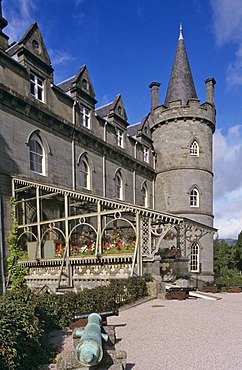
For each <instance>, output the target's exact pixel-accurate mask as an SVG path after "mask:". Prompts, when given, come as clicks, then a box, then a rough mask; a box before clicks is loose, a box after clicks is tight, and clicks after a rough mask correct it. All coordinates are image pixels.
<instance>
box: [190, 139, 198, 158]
mask: <svg viewBox="0 0 242 370" xmlns="http://www.w3.org/2000/svg"><path fill="white" fill-rule="evenodd" d="M190 155H191V156H194V157H199V145H198V142H197V141H196V140H193V142H192V143H191V144H190Z"/></svg>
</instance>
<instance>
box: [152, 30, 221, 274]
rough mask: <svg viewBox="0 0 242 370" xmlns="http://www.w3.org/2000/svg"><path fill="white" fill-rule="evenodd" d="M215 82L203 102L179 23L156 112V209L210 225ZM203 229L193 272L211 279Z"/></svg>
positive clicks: (208, 240) (209, 85) (208, 236)
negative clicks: (161, 101) (161, 102)
mask: <svg viewBox="0 0 242 370" xmlns="http://www.w3.org/2000/svg"><path fill="white" fill-rule="evenodd" d="M215 83H216V82H215V80H214V79H213V78H209V79H207V80H206V81H205V84H206V102H205V103H203V104H200V101H199V100H198V98H197V93H196V89H195V86H194V82H193V78H192V73H191V69H190V65H189V61H188V57H187V53H186V48H185V43H184V39H183V36H182V29H181V28H180V35H179V39H178V44H177V49H176V54H175V59H174V63H173V67H172V71H171V75H170V80H169V84H168V89H167V94H166V98H165V102H164V105H160V106H155V107H152V112H151V116H152V118H153V123H152V127H151V129H152V136H153V140H154V149H155V151H156V154H157V161H156V171H157V177H156V183H155V208H156V209H158V210H161V211H166V212H168V213H172V214H176V215H179V216H182V217H185V218H189V219H191V220H194V221H196V222H198V223H201V224H203V225H206V226H209V227H213V170H212V135H213V133H214V130H215V114H216V111H215V106H214V85H215ZM204 234H206V235H205V236H204V237H203V238H200V240H199V242H198V243H197V246H196V248H197V252H196V253H197V256H196V266H195V267H194V266H193V265H191V272H196V273H199V274H200V275H201V274H202V275H204V278H205V279H207V280H211V277H212V275H213V236H212V233H204ZM192 248H193V246H192V243H190V245H189V243H187V248H186V251H185V254H186V256H190V257H191V260H192V258H193V250H192ZM191 264H192V261H191ZM193 270H196V271H193Z"/></svg>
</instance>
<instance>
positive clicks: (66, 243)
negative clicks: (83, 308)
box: [0, 2, 216, 289]
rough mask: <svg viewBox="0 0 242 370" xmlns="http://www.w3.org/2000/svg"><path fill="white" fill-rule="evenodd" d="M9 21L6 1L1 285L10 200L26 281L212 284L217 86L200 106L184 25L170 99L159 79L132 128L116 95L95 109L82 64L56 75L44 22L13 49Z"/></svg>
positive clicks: (0, 91)
mask: <svg viewBox="0 0 242 370" xmlns="http://www.w3.org/2000/svg"><path fill="white" fill-rule="evenodd" d="M6 25H7V20H5V19H4V17H3V15H2V8H1V2H0V127H1V131H0V142H1V145H0V151H1V161H0V195H1V214H0V216H1V219H0V222H1V227H0V234H1V235H0V256H1V266H0V269H1V285H2V288H3V289H4V287H5V284H6V265H5V261H6V257H7V256H8V247H7V242H6V238H7V236H8V234H9V232H10V230H11V223H12V220H11V217H10V214H11V205H10V202H9V198H10V197H11V196H13V197H14V207H15V217H16V219H17V222H18V244H19V246H20V248H22V257H21V258H20V260H19V261H18V263H20V264H22V265H23V266H25V267H27V268H28V275H27V276H26V279H27V281H28V284H29V285H30V286H31V287H36V286H44V285H48V286H51V287H52V288H53V289H57V288H58V287H59V288H60V287H61V284H64V285H65V286H69V287H73V286H75V287H83V286H85V284H89V283H90V281H91V282H93V283H94V284H98V283H102V282H103V281H107V280H110V279H113V278H119V277H127V276H132V275H134V274H137V275H142V274H143V273H144V272H150V273H151V274H152V275H153V276H155V278H157V279H159V278H160V277H162V279H163V280H164V281H170V280H171V275H174V269H175V270H176V269H177V276H176V277H179V274H180V277H182V275H189V277H190V278H193V279H200V280H202V281H212V280H213V232H214V228H213V171H212V135H213V133H214V130H215V115H216V111H215V105H214V86H215V83H216V82H215V80H214V78H208V79H207V80H206V81H205V85H206V102H204V103H203V104H200V101H199V99H198V97H197V93H196V89H195V86H194V82H193V78H192V73H191V70H190V66H189V61H188V57H187V53H186V48H185V43H184V39H183V34H182V29H180V35H179V39H178V44H177V49H176V54H175V59H174V63H173V67H172V72H171V75H170V80H169V85H168V88H167V94H166V97H165V100H164V104H160V103H159V86H160V84H159V83H158V82H152V83H151V84H150V86H149V87H150V91H151V108H150V112H148V114H147V116H146V117H144V118H143V119H142V120H141V122H140V123H138V124H129V123H128V120H127V114H126V111H125V106H124V103H123V100H122V97H121V95H116V97H114V100H113V101H112V102H110V103H109V104H107V105H105V106H103V107H100V108H96V107H95V106H96V104H97V100H96V99H95V91H94V87H93V85H92V82H91V78H90V75H89V72H88V69H87V66H86V65H83V66H81V68H80V69H79V71H77V73H76V75H75V76H74V77H71V78H69V79H67V80H66V81H64V82H62V83H60V84H58V85H56V84H55V83H54V70H53V68H52V65H51V60H50V58H49V55H48V51H47V49H46V46H45V43H44V40H43V38H42V35H41V32H40V29H39V27H38V24H37V23H34V24H32V25H31V26H30V27H29V29H28V30H27V31H26V33H25V34H24V35H23V37H22V38H21V39H20V40H19V41H18V42H15V43H12V44H11V45H9V43H8V36H7V35H6V34H5V33H4V28H5V27H6ZM173 257H175V259H176V263H175V264H173V265H172V266H173V267H172V268H171V269H173V272H172V271H171V270H170V271H168V270H169V269H168V270H166V266H168V265H169V261H170V260H172V259H174V258H173ZM164 260H165V261H166V264H164V263H162V261H164ZM167 261H168V262H167ZM167 264H168V265H167ZM164 266H165V267H164ZM183 277H184V276H183Z"/></svg>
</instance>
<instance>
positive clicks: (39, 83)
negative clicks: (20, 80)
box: [30, 73, 44, 101]
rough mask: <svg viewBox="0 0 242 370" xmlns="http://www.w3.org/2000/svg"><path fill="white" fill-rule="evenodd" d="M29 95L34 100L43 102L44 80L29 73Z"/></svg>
mask: <svg viewBox="0 0 242 370" xmlns="http://www.w3.org/2000/svg"><path fill="white" fill-rule="evenodd" d="M30 93H31V95H32V96H34V97H35V99H38V100H41V101H44V80H43V79H42V78H40V77H39V76H37V75H35V74H34V73H30Z"/></svg>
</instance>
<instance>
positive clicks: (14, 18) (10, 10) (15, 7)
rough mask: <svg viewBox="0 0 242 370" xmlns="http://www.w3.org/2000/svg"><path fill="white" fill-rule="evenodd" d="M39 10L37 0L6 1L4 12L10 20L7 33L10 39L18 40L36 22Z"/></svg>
mask: <svg viewBox="0 0 242 370" xmlns="http://www.w3.org/2000/svg"><path fill="white" fill-rule="evenodd" d="M36 11H37V4H36V0H9V1H5V2H4V7H3V13H4V17H5V18H6V19H7V20H8V26H7V27H6V31H5V33H6V34H7V35H8V36H9V41H10V42H12V41H18V40H19V38H20V37H22V36H23V34H24V33H25V32H26V30H27V29H28V27H29V26H30V24H31V23H33V22H34V20H35V19H34V18H35V16H34V15H35V12H36Z"/></svg>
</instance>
